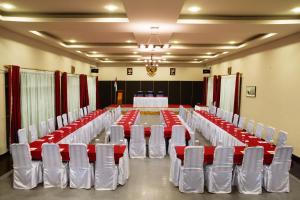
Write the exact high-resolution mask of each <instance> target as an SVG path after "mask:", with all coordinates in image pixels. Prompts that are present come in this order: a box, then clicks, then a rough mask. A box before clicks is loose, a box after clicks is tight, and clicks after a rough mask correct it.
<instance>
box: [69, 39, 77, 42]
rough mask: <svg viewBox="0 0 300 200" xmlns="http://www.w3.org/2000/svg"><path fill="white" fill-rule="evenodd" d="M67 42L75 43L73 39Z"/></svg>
mask: <svg viewBox="0 0 300 200" xmlns="http://www.w3.org/2000/svg"><path fill="white" fill-rule="evenodd" d="M69 42H71V43H75V42H77V41H76V40H74V39H71V40H69Z"/></svg>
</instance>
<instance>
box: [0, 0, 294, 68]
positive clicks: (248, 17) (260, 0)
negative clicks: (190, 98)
mask: <svg viewBox="0 0 300 200" xmlns="http://www.w3.org/2000/svg"><path fill="white" fill-rule="evenodd" d="M7 2H9V3H11V4H13V5H14V6H15V8H14V9H11V10H5V9H3V8H0V9H1V11H0V26H3V27H6V28H7V29H11V30H13V31H15V32H18V33H21V34H24V35H26V36H29V37H32V38H34V39H37V40H41V41H43V42H46V43H48V44H50V45H54V46H57V47H59V48H62V49H64V50H66V51H69V52H72V53H74V54H77V55H78V56H83V57H86V58H88V59H90V60H92V61H94V62H104V63H105V62H122V63H139V62H142V61H143V59H144V58H145V57H149V56H150V54H151V53H153V54H154V55H155V56H157V57H160V58H165V59H166V62H167V63H173V62H174V63H195V64H198V65H199V63H200V62H201V63H205V62H209V61H211V60H215V59H219V58H222V57H224V56H227V55H230V54H234V53H236V52H239V51H242V50H244V49H247V48H251V47H255V46H258V45H261V44H263V43H266V42H270V41H272V40H276V39H278V38H281V37H285V36H287V35H290V34H293V33H296V32H299V31H300V15H299V13H298V14H297V13H294V12H292V11H291V9H292V8H295V7H300V0H185V1H184V0H123V1H121V0H85V1H83V0H64V1H61V0H43V1H41V0H9V1H7ZM0 5H1V3H0ZM107 5H114V6H116V7H117V9H116V10H115V11H114V12H110V11H108V10H107V9H106V8H105V7H106V6H107ZM193 6H197V7H199V8H201V9H200V10H199V12H197V13H191V11H190V10H189V9H190V8H191V7H193ZM153 26H155V27H159V29H158V30H156V31H155V33H156V34H157V35H158V38H159V40H160V42H161V43H169V44H171V45H172V46H171V48H170V49H163V50H160V51H157V52H149V51H144V50H143V51H142V50H141V49H139V48H138V45H139V44H145V43H147V41H148V40H149V37H150V34H151V32H152V31H151V29H150V28H151V27H153ZM30 31H38V33H40V34H39V36H38V35H35V34H32V33H31V32H30ZM270 33H276V34H273V35H272V36H271V35H268V34H270ZM266 36H271V37H266ZM71 39H72V40H76V42H75V43H71V42H70V40H71ZM230 41H235V43H234V44H232V43H230ZM151 43H156V44H158V43H159V41H158V40H156V39H154V38H153V39H152V41H151ZM209 53H211V54H209ZM105 59H108V60H109V61H106V60H105ZM196 59H197V60H196Z"/></svg>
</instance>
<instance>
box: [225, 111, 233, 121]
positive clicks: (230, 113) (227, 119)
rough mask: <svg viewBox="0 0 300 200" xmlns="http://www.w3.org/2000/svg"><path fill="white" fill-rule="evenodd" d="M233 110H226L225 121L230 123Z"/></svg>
mask: <svg viewBox="0 0 300 200" xmlns="http://www.w3.org/2000/svg"><path fill="white" fill-rule="evenodd" d="M232 118H233V112H227V117H226V121H227V122H229V123H232Z"/></svg>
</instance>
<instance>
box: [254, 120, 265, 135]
mask: <svg viewBox="0 0 300 200" xmlns="http://www.w3.org/2000/svg"><path fill="white" fill-rule="evenodd" d="M264 128H265V127H264V125H263V124H262V123H258V124H257V125H256V129H255V134H254V135H255V136H256V137H258V138H262V134H263V131H264Z"/></svg>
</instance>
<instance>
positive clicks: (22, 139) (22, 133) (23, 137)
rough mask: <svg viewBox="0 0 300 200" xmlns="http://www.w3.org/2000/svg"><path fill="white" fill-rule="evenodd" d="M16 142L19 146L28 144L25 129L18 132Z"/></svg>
mask: <svg viewBox="0 0 300 200" xmlns="http://www.w3.org/2000/svg"><path fill="white" fill-rule="evenodd" d="M18 140H19V143H20V144H27V143H28V136H27V130H26V128H22V129H19V130H18Z"/></svg>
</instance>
